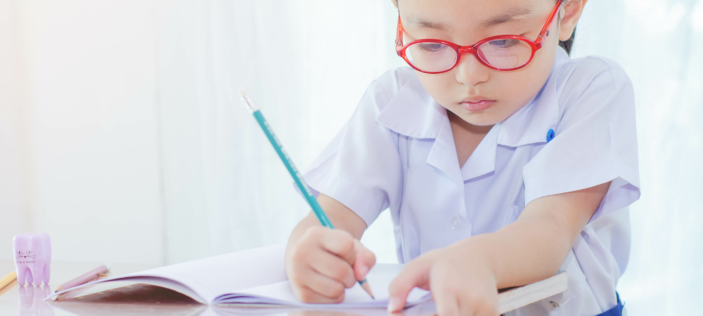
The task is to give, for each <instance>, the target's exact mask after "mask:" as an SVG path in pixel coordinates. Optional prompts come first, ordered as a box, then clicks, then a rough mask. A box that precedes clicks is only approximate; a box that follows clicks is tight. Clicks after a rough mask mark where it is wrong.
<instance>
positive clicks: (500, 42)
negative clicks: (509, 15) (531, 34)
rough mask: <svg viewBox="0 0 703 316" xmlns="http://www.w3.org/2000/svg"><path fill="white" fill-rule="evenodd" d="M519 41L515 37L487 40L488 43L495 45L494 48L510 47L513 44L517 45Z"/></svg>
mask: <svg viewBox="0 0 703 316" xmlns="http://www.w3.org/2000/svg"><path fill="white" fill-rule="evenodd" d="M519 42H520V41H519V40H516V39H511V38H503V39H497V40H492V41H490V42H488V44H489V45H491V46H493V47H495V48H510V47H513V46H515V45H517V44H518V43H519Z"/></svg>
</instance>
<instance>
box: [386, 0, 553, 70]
mask: <svg viewBox="0 0 703 316" xmlns="http://www.w3.org/2000/svg"><path fill="white" fill-rule="evenodd" d="M563 1H564V0H559V1H558V2H557V4H556V6H555V7H554V9H553V10H552V13H551V14H549V18H548V19H547V22H546V23H545V24H544V26H543V27H542V30H541V31H540V32H539V36H537V39H535V40H534V41H532V40H531V39H529V38H527V37H524V36H520V35H496V36H491V37H487V38H484V39H482V40H480V41H478V42H476V44H473V45H468V46H461V45H457V44H454V43H452V42H449V41H444V40H438V39H429V38H428V39H420V40H416V41H412V42H410V43H408V44H407V45H403V33H405V30H404V29H403V24H402V23H401V22H400V12H398V28H397V32H396V38H395V50H396V53H397V54H398V56H400V57H402V58H403V59H404V60H405V62H407V63H408V65H410V67H412V68H413V69H415V70H417V71H419V72H422V73H426V74H440V73H445V72H447V71H450V70H452V69H454V68H455V67H456V65H458V64H459V62H460V61H461V56H462V55H463V54H473V55H474V57H476V59H477V60H478V61H479V62H480V63H481V64H483V65H484V66H486V67H488V68H491V69H494V70H499V71H511V70H518V69H520V68H523V67H525V66H527V65H528V64H529V63H530V62H531V61H532V58H534V56H535V53H536V52H537V51H538V50H539V49H540V48H542V45H543V44H544V40H545V39H546V38H547V36H549V28H550V27H551V25H552V22H553V21H554V17H555V16H556V14H557V12H558V11H559V8H560V7H561V4H562V2H563ZM497 39H515V40H520V41H523V42H526V43H527V44H528V45H530V48H532V53H531V54H530V59H528V60H527V62H526V63H525V64H524V65H522V66H519V67H514V68H497V67H494V66H492V65H491V64H490V63H488V61H487V60H485V59H484V58H483V57H482V56H481V55H480V54H479V53H478V51H479V50H478V47H479V46H481V45H483V44H484V43H486V42H489V41H493V40H497ZM418 43H438V44H444V45H446V46H449V47H451V48H453V49H454V50H455V51H456V53H457V58H456V61H455V62H454V65H452V66H451V67H449V68H447V69H446V70H442V71H436V72H429V71H424V70H422V69H418V68H417V67H415V66H414V65H413V64H412V63H411V62H410V60H408V57H407V56H406V54H405V50H406V49H407V48H408V47H410V46H411V45H414V44H418Z"/></svg>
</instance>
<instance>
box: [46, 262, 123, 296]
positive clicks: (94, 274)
mask: <svg viewBox="0 0 703 316" xmlns="http://www.w3.org/2000/svg"><path fill="white" fill-rule="evenodd" d="M109 270H110V268H108V267H107V266H106V265H101V266H99V267H97V268H95V269H93V270H90V271H88V272H86V273H85V274H81V275H80V276H78V277H76V278H75V279H73V280H71V281H68V282H66V283H64V284H61V285H59V286H57V287H56V291H54V293H56V292H60V291H62V290H65V289H70V288H72V287H76V286H79V285H81V284H85V283H88V282H90V281H95V280H97V279H98V278H99V277H100V275H101V274H104V273H107V271H109Z"/></svg>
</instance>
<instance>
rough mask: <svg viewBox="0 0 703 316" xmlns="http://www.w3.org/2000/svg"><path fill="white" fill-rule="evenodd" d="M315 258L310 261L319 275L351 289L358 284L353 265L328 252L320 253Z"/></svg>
mask: <svg viewBox="0 0 703 316" xmlns="http://www.w3.org/2000/svg"><path fill="white" fill-rule="evenodd" d="M318 254H319V255H317V254H316V256H315V258H311V259H310V261H309V262H310V267H311V268H312V269H313V270H314V271H316V272H317V273H319V274H321V275H324V276H326V277H328V278H330V279H333V280H336V281H338V282H339V283H341V284H343V285H344V287H347V288H350V287H352V286H354V283H356V279H355V278H354V271H353V270H352V267H351V265H349V263H347V262H346V261H344V259H342V258H340V257H337V256H335V255H333V254H331V253H328V252H324V251H322V252H319V253H318Z"/></svg>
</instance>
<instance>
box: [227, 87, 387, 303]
mask: <svg viewBox="0 0 703 316" xmlns="http://www.w3.org/2000/svg"><path fill="white" fill-rule="evenodd" d="M240 95H241V98H242V101H243V102H244V105H246V107H247V108H248V109H249V111H250V112H251V114H253V115H254V118H256V121H257V122H258V123H259V126H261V129H262V130H264V134H266V138H268V140H269V142H271V146H273V149H275V150H276V153H278V157H280V158H281V161H283V164H284V165H285V166H286V169H288V173H290V176H291V177H293V181H295V184H296V185H297V186H298V188H299V189H300V192H302V194H303V196H304V197H305V200H306V201H307V202H308V204H309V205H310V207H311V208H312V211H313V212H314V213H315V216H317V219H318V220H319V221H320V224H322V226H325V227H329V228H332V229H334V226H332V222H330V220H329V218H327V215H326V214H325V211H323V210H322V207H320V204H319V203H317V199H315V196H314V195H313V194H312V191H310V187H309V186H308V185H307V183H305V181H303V177H301V176H300V173H299V172H298V169H297V168H296V167H295V165H294V164H293V161H292V160H291V159H290V157H288V153H286V151H285V149H283V145H281V143H280V142H279V141H278V138H277V137H276V134H274V133H273V129H271V126H269V124H268V122H267V121H266V119H265V118H264V115H263V114H261V111H260V110H259V107H258V106H257V105H256V103H255V102H254V99H252V97H251V96H250V95H249V94H248V93H247V92H246V91H241V92H240ZM359 285H361V287H362V288H363V289H364V291H366V293H369V295H370V296H371V298H373V299H375V298H374V296H373V293H372V292H371V286H369V282H368V281H366V279H364V280H361V281H359Z"/></svg>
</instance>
